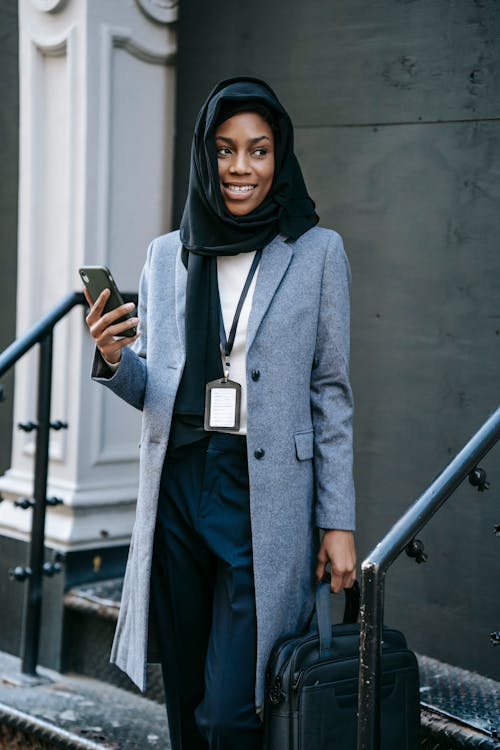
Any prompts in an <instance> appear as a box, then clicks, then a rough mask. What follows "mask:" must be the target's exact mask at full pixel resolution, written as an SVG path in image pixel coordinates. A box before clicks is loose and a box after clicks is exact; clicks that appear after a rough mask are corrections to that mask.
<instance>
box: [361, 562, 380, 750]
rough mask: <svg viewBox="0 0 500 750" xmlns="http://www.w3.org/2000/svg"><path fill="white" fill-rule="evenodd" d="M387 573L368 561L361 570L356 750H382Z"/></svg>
mask: <svg viewBox="0 0 500 750" xmlns="http://www.w3.org/2000/svg"><path fill="white" fill-rule="evenodd" d="M384 582H385V574H384V573H383V572H382V571H381V570H380V567H379V566H378V565H377V564H376V563H372V562H371V561H370V560H365V562H364V563H363V566H362V569H361V588H362V594H361V597H362V598H361V601H362V602H363V604H362V609H361V628H360V642H359V658H360V669H359V694H358V709H359V713H358V715H359V725H358V743H357V750H380V672H381V658H382V623H383V620H384Z"/></svg>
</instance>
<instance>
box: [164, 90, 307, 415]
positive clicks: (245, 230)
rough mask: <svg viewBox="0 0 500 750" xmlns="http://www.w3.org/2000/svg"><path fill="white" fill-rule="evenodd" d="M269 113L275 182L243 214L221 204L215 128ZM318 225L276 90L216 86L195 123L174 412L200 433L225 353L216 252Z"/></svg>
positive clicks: (183, 230) (246, 248)
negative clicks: (242, 116) (182, 361)
mask: <svg viewBox="0 0 500 750" xmlns="http://www.w3.org/2000/svg"><path fill="white" fill-rule="evenodd" d="M259 105H261V106H262V105H263V106H264V108H265V109H266V110H267V111H269V112H270V114H271V117H272V121H273V127H272V129H273V133H274V141H275V144H274V158H275V168H274V177H273V182H272V185H271V188H270V190H269V193H268V194H267V196H266V197H265V199H264V200H263V201H262V203H261V204H260V205H259V206H257V207H256V208H255V209H254V210H253V211H251V212H250V213H249V214H247V215H245V216H234V215H233V214H231V213H230V212H229V211H228V210H227V208H226V206H225V204H224V201H223V198H222V193H221V189H220V180H219V173H218V165H217V152H216V147H215V131H216V129H217V127H218V126H219V125H220V124H221V123H222V122H224V121H225V120H227V119H229V118H230V117H232V116H233V115H235V114H236V113H238V112H249V111H250V112H251V111H252V109H253V108H256V111H259ZM317 222H318V216H317V214H316V213H315V211H314V202H313V201H312V200H311V198H310V197H309V195H308V193H307V189H306V186H305V184H304V179H303V177H302V172H301V169H300V166H299V163H298V161H297V158H296V156H295V154H294V152H293V127H292V123H291V120H290V118H289V116H288V114H287V113H286V112H285V110H284V109H283V107H282V105H281V104H280V102H279V101H278V99H277V97H276V95H275V94H274V92H273V90H272V89H271V88H270V87H269V86H268V85H267V84H266V83H265V82H264V81H260V80H259V79H257V78H247V77H237V78H230V79H228V80H225V81H221V82H220V83H218V84H217V85H216V87H215V88H214V89H213V91H212V92H211V94H210V95H209V97H208V99H207V100H206V102H205V104H204V105H203V106H202V108H201V110H200V113H199V115H198V119H197V121H196V125H195V130H194V137H193V144H192V148H191V168H190V174H189V187H188V195H187V200H186V205H185V207H184V213H183V215H182V220H181V227H180V238H181V241H182V245H183V248H182V261H183V263H184V265H185V267H186V268H187V272H188V278H187V287H186V366H185V368H184V373H183V376H182V380H181V384H180V387H179V391H178V393H177V399H176V404H175V414H176V415H183V416H188V417H189V419H190V421H191V422H192V423H193V424H196V425H197V426H198V427H199V429H201V423H202V419H203V412H204V401H205V385H206V383H207V382H209V381H210V380H215V379H217V378H219V377H221V376H222V364H221V357H220V349H219V295H218V289H217V266H216V257H217V255H236V254H238V253H242V252H251V251H253V250H259V249H260V248H263V247H264V246H265V245H267V244H268V243H269V242H271V240H272V239H273V238H274V237H276V235H278V234H282V235H285V236H286V237H287V238H289V239H291V240H296V239H297V238H298V237H300V236H301V235H302V234H304V232H306V231H307V230H308V229H310V228H311V227H313V226H314V225H315V224H316V223H317Z"/></svg>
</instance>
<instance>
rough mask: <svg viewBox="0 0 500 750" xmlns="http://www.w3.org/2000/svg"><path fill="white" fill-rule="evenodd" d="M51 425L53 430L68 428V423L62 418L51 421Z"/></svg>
mask: <svg viewBox="0 0 500 750" xmlns="http://www.w3.org/2000/svg"><path fill="white" fill-rule="evenodd" d="M50 427H51V429H52V430H67V429H68V423H67V422H62V421H61V420H60V419H56V420H54V421H53V422H51V423H50Z"/></svg>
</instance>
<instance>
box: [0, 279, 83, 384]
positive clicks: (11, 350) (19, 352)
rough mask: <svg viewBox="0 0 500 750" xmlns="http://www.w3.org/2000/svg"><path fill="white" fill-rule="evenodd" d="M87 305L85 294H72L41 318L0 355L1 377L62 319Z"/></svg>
mask: <svg viewBox="0 0 500 750" xmlns="http://www.w3.org/2000/svg"><path fill="white" fill-rule="evenodd" d="M83 304H85V297H84V295H83V292H70V293H69V294H67V295H66V296H65V297H63V298H62V300H60V302H58V303H57V305H56V306H55V307H54V308H53V309H52V310H50V312H48V313H47V314H46V315H44V316H43V318H40V320H39V321H37V322H36V323H35V324H34V325H33V326H32V327H31V328H30V329H29V330H28V331H26V333H24V334H23V335H22V336H20V338H18V339H16V340H15V341H13V342H12V344H10V346H8V347H7V349H4V351H3V352H2V353H1V354H0V377H1V376H2V375H4V374H5V373H6V372H7V370H9V369H10V368H11V367H12V366H13V365H15V364H16V362H17V361H18V360H19V359H21V357H22V356H23V354H26V352H27V351H29V350H30V349H31V348H32V347H33V346H34V345H35V344H39V343H40V342H41V341H42V339H44V338H45V337H46V336H47V334H49V333H50V332H51V331H52V329H53V328H54V326H55V324H56V323H58V322H59V321H60V320H61V318H64V316H65V315H67V314H68V313H69V311H70V310H72V309H73V308H74V307H75V306H76V305H83Z"/></svg>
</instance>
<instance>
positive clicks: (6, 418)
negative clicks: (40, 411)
mask: <svg viewBox="0 0 500 750" xmlns="http://www.w3.org/2000/svg"><path fill="white" fill-rule="evenodd" d="M17 26H18V24H17V3H15V2H1V3H0V71H1V74H0V299H1V301H2V304H1V309H2V316H1V320H0V351H3V350H4V349H5V347H6V346H7V345H8V344H10V342H11V341H12V340H13V339H14V336H15V323H16V269H17V187H18V154H19V134H18V130H19V114H18V110H19V91H18V39H17V35H18V28H17ZM0 383H1V384H2V385H3V386H4V390H5V394H6V401H5V403H3V404H0V435H2V440H1V441H0V474H3V472H4V471H5V470H6V469H7V468H8V467H9V465H10V451H11V434H12V406H13V399H12V396H13V388H14V379H13V374H12V373H11V374H8V375H6V376H4V377H3V378H1V379H0Z"/></svg>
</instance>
